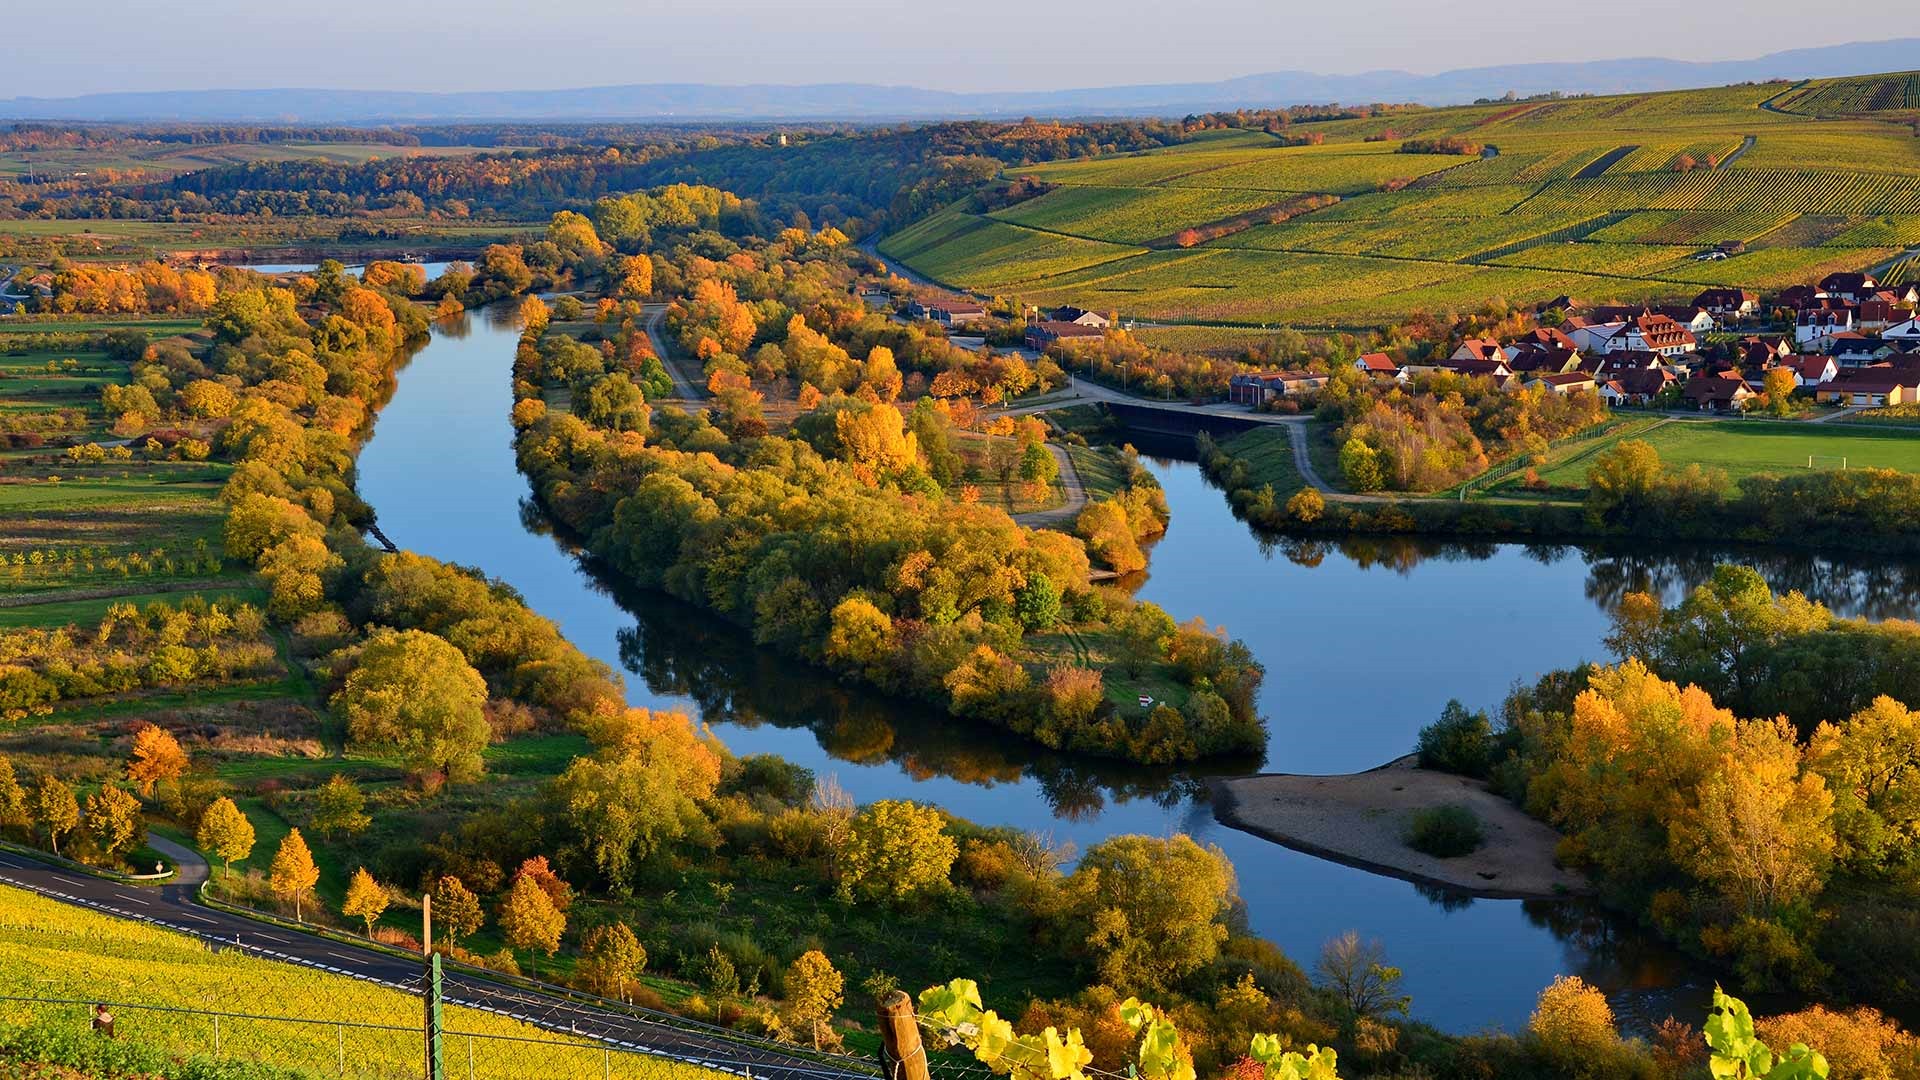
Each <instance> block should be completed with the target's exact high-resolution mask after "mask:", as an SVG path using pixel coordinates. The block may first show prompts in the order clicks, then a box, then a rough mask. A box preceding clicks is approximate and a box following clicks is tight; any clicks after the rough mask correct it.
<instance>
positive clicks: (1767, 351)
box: [1735, 337, 1793, 368]
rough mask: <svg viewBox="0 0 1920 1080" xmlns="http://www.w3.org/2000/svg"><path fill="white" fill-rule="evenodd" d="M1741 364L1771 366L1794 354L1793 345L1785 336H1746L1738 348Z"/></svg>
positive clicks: (1746, 365) (1758, 366)
mask: <svg viewBox="0 0 1920 1080" xmlns="http://www.w3.org/2000/svg"><path fill="white" fill-rule="evenodd" d="M1735 351H1736V354H1737V355H1738V356H1739V357H1740V366H1742V367H1747V368H1769V367H1772V366H1773V365H1774V364H1776V363H1779V362H1780V361H1781V360H1784V359H1786V358H1787V357H1789V356H1792V355H1793V346H1791V345H1788V344H1787V339H1786V338H1784V337H1744V338H1741V339H1740V344H1739V345H1738V346H1737V348H1736V350H1735Z"/></svg>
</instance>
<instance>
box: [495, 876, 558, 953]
mask: <svg viewBox="0 0 1920 1080" xmlns="http://www.w3.org/2000/svg"><path fill="white" fill-rule="evenodd" d="M496 915H497V917H498V919H499V922H500V933H501V936H503V937H505V938H506V939H507V944H508V945H510V946H512V947H513V948H516V949H527V950H530V951H538V952H543V953H545V954H547V955H548V956H552V955H553V954H554V952H555V951H556V950H558V949H559V948H560V935H561V934H562V933H563V932H564V931H565V930H566V928H567V917H566V915H564V914H562V913H561V911H560V910H559V909H558V908H556V907H554V906H553V900H552V899H550V898H549V897H548V896H547V892H546V890H545V889H542V888H541V887H540V883H539V882H538V881H535V880H534V879H533V878H532V877H529V876H526V875H522V876H520V877H517V878H515V879H514V882H513V887H512V888H510V889H508V890H507V895H506V898H505V899H503V900H501V901H500V908H499V911H498V912H496Z"/></svg>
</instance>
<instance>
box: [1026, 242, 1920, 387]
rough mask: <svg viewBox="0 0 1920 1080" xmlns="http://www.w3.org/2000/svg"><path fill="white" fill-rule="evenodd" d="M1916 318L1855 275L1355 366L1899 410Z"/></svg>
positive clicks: (1916, 299)
mask: <svg viewBox="0 0 1920 1080" xmlns="http://www.w3.org/2000/svg"><path fill="white" fill-rule="evenodd" d="M1916 304H1920V288H1916V287H1915V286H1914V285H1911V284H1906V285H1898V286H1892V285H1883V284H1882V283H1880V282H1879V281H1877V280H1875V279H1874V277H1873V276H1872V275H1869V274H1863V273H1835V274H1829V275H1827V276H1826V277H1824V278H1822V279H1821V280H1820V282H1819V283H1818V284H1816V285H1796V286H1793V287H1790V288H1788V289H1785V290H1783V291H1782V292H1781V293H1780V294H1779V295H1778V296H1776V297H1773V298H1772V300H1771V302H1770V303H1763V302H1762V298H1761V297H1760V296H1759V295H1758V294H1756V293H1754V292H1752V291H1749V290H1745V289H1731V288H1710V289H1707V290H1705V291H1703V292H1701V293H1700V294H1699V295H1698V296H1696V297H1695V298H1694V299H1693V302H1692V303H1690V304H1685V305H1678V306H1653V305H1644V306H1643V305H1630V306H1617V305H1613V306H1609V305H1600V306H1585V307H1583V306H1581V305H1579V304H1577V303H1575V302H1573V301H1571V300H1569V299H1567V298H1564V297H1563V298H1560V299H1558V300H1555V301H1553V302H1550V303H1548V304H1546V305H1543V306H1542V308H1541V309H1540V314H1539V318H1538V323H1539V325H1538V326H1537V327H1535V328H1534V329H1532V330H1529V331H1527V332H1525V333H1523V334H1520V335H1518V336H1515V337H1513V338H1512V339H1511V340H1507V341H1499V340H1495V339H1492V338H1477V337H1470V338H1468V339H1466V340H1465V341H1462V342H1461V343H1460V345H1459V346H1458V347H1457V348H1455V349H1454V350H1453V351H1452V352H1451V353H1450V354H1448V355H1447V356H1446V357H1445V358H1444V359H1427V360H1420V361H1406V362H1402V361H1398V360H1395V359H1394V358H1393V357H1392V356H1390V355H1388V354H1387V353H1384V352H1369V353H1365V354H1363V355H1361V356H1360V357H1358V358H1357V359H1356V360H1354V362H1353V363H1354V366H1355V367H1356V368H1357V369H1358V370H1359V371H1360V372H1362V373H1363V374H1365V375H1367V376H1368V377H1370V378H1373V379H1377V380H1383V381H1389V382H1397V383H1403V384H1404V383H1407V382H1409V381H1410V380H1412V379H1414V378H1415V377H1417V376H1420V375H1429V374H1434V373H1437V372H1443V371H1444V372H1451V373H1453V374H1457V375H1467V376H1473V377H1480V378H1488V379H1493V380H1494V381H1496V382H1497V383H1498V384H1499V385H1500V386H1501V387H1502V388H1505V389H1522V388H1533V387H1538V388H1541V389H1544V390H1546V391H1549V392H1551V393H1556V394H1579V393H1592V394H1598V395H1599V396H1600V397H1601V398H1602V399H1604V400H1605V401H1606V402H1607V403H1608V404H1609V405H1615V406H1653V407H1662V408H1668V409H1694V410H1698V411H1702V412H1710V413H1739V412H1744V411H1746V410H1748V409H1751V408H1754V407H1756V406H1757V405H1758V404H1759V403H1761V401H1762V400H1763V398H1764V397H1765V395H1766V393H1767V389H1766V383H1767V378H1768V376H1769V374H1770V373H1773V372H1775V371H1783V372H1785V373H1786V374H1787V376H1788V377H1790V378H1791V381H1792V387H1793V392H1794V394H1795V396H1796V397H1802V398H1804V399H1810V400H1812V401H1814V402H1817V403H1819V404H1825V405H1833V406H1840V407H1845V408H1876V407H1883V406H1890V405H1909V404H1913V403H1915V402H1916V401H1920V317H1917V316H1916V312H1915V308H1916ZM1096 318H1098V317H1097V316H1096ZM1788 325H1791V330H1790V331H1789V330H1787V329H1785V328H1786V327H1787V326H1788ZM1088 329H1089V330H1090V332H1091V333H1092V334H1095V335H1097V334H1098V333H1099V332H1100V331H1099V330H1097V329H1091V328H1088ZM1036 330H1037V332H1038V333H1039V334H1040V335H1042V337H1041V340H1040V342H1038V344H1041V345H1044V344H1049V343H1051V341H1052V340H1057V339H1058V337H1075V336H1083V335H1082V334H1081V332H1080V331H1079V328H1078V327H1077V324H1076V326H1075V329H1072V330H1068V329H1066V327H1065V326H1063V325H1062V324H1059V323H1041V324H1039V326H1038V327H1037V328H1036ZM1036 330H1029V337H1030V338H1031V337H1033V336H1034V335H1035V333H1036ZM1062 331H1065V332H1064V333H1062ZM1048 335H1056V336H1053V337H1049V336H1048ZM1327 379H1328V374H1327V373H1326V372H1323V371H1309V370H1278V371H1257V372H1246V373H1243V374H1239V375H1235V376H1233V378H1232V379H1231V380H1230V382H1229V387H1228V397H1229V399H1230V400H1232V401H1235V402H1238V403H1241V404H1245V405H1250V406H1253V407H1255V408H1271V407H1274V406H1276V405H1277V403H1279V402H1281V401H1286V400H1291V399H1298V398H1300V397H1302V396H1305V395H1310V394H1312V393H1313V392H1314V391H1317V390H1319V389H1320V388H1321V387H1323V386H1324V385H1326V382H1327ZM1778 382H1779V380H1778V378H1776V383H1778Z"/></svg>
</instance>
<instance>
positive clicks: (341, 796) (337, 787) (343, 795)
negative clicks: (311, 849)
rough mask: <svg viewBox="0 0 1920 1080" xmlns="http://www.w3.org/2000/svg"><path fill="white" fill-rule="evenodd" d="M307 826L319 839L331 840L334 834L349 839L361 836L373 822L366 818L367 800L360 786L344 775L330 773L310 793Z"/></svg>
mask: <svg viewBox="0 0 1920 1080" xmlns="http://www.w3.org/2000/svg"><path fill="white" fill-rule="evenodd" d="M308 824H309V825H311V826H313V827H314V828H315V829H317V830H319V832H320V835H322V836H325V837H328V838H332V836H333V835H334V834H335V833H346V834H347V835H349V836H351V835H353V834H355V833H358V832H361V831H363V830H365V829H366V827H367V826H369V825H371V824H373V819H372V818H371V817H369V816H367V797H366V796H365V795H363V794H362V793H361V791H360V785H358V784H356V783H354V782H353V778H352V777H350V776H348V775H347V774H345V773H334V774H333V775H332V776H331V777H329V778H328V779H327V782H326V783H324V784H322V785H320V788H319V790H317V791H315V792H314V793H313V816H312V818H311V819H310V820H309V821H308Z"/></svg>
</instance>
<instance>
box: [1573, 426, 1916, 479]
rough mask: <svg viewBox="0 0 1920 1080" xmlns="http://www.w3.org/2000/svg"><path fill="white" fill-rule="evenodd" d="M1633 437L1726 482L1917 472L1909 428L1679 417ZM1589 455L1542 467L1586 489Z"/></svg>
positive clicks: (1669, 459)
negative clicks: (1820, 473) (1833, 472)
mask: <svg viewBox="0 0 1920 1080" xmlns="http://www.w3.org/2000/svg"><path fill="white" fill-rule="evenodd" d="M1634 437H1637V438H1641V439H1644V440H1646V441H1647V442H1648V443H1650V444H1652V446H1653V448H1654V449H1655V450H1657V451H1659V453H1660V461H1661V463H1662V464H1664V465H1665V466H1667V467H1668V468H1669V469H1683V468H1686V467H1687V466H1688V465H1696V464H1697V465H1700V466H1702V467H1703V468H1708V469H1717V470H1720V471H1721V472H1723V473H1725V474H1726V476H1727V480H1728V482H1729V484H1731V483H1736V482H1738V481H1739V480H1740V478H1741V477H1744V476H1753V475H1755V474H1758V473H1776V474H1777V473H1790V472H1793V471H1795V470H1804V469H1805V468H1807V458H1808V456H1809V455H1812V457H1813V458H1814V467H1815V468H1820V469H1838V468H1840V467H1841V459H1842V458H1845V459H1846V465H1847V467H1848V468H1853V469H1861V468H1876V469H1897V470H1899V471H1901V472H1920V439H1916V438H1914V437H1913V435H1912V433H1910V432H1905V431H1898V430H1881V429H1875V428H1864V427H1843V426H1840V425H1836V424H1807V423H1791V422H1787V423H1781V422H1769V421H1764V420H1711V421H1692V420H1681V421H1674V422H1672V423H1667V424H1661V425H1659V426H1658V427H1655V428H1653V429H1652V430H1651V431H1644V432H1641V433H1638V434H1636V435H1635V436H1634ZM1590 457H1591V456H1590V455H1587V456H1581V457H1579V458H1577V459H1575V460H1571V461H1562V462H1559V463H1555V464H1553V465H1550V466H1549V467H1548V468H1546V469H1543V470H1541V473H1540V478H1541V479H1542V480H1543V481H1545V482H1547V483H1548V484H1551V485H1553V486H1554V487H1564V488H1584V487H1586V485H1587V469H1588V468H1590V467H1591V465H1592V461H1591V460H1590Z"/></svg>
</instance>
